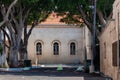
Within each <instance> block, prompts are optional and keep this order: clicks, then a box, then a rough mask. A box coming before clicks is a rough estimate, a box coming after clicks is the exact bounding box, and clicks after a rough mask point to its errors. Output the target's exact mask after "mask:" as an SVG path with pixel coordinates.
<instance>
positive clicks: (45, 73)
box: [0, 69, 105, 80]
mask: <svg viewBox="0 0 120 80" xmlns="http://www.w3.org/2000/svg"><path fill="white" fill-rule="evenodd" d="M0 80H105V78H103V77H101V76H99V75H96V74H88V73H83V72H76V71H73V70H63V71H57V70H55V69H42V70H41V69H40V70H31V71H24V72H0Z"/></svg>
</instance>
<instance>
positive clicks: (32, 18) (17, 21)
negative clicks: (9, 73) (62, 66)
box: [2, 0, 51, 67]
mask: <svg viewBox="0 0 120 80" xmlns="http://www.w3.org/2000/svg"><path fill="white" fill-rule="evenodd" d="M9 1H11V0H8V1H4V3H6V4H7V3H8V4H9V3H10V2H9ZM47 3H50V1H49V0H18V2H17V3H16V5H15V6H14V7H13V8H12V9H11V12H10V16H9V18H8V21H7V23H6V24H5V25H6V28H7V30H8V31H9V33H7V32H6V30H5V29H4V28H2V30H3V31H4V33H6V35H7V36H8V39H9V46H8V48H9V49H8V50H9V64H10V66H11V67H17V66H18V52H19V53H20V58H21V59H27V57H25V56H27V43H28V39H29V36H30V34H31V32H32V30H33V28H34V27H35V26H36V25H37V23H38V22H41V21H44V20H45V19H46V18H47V16H48V15H49V12H50V11H51V10H50V11H49V9H51V8H50V7H48V6H49V4H47ZM44 4H46V5H44ZM2 16H4V14H2ZM28 24H31V25H32V26H31V27H30V29H29V31H27V25H28ZM23 31H24V37H23V39H22V33H23ZM25 54H26V55H25Z"/></svg>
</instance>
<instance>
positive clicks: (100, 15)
mask: <svg viewBox="0 0 120 80" xmlns="http://www.w3.org/2000/svg"><path fill="white" fill-rule="evenodd" d="M96 13H97V15H98V17H99V20H100V22H101V24H102V25H105V24H106V21H105V19H104V16H103V13H102V12H101V11H100V10H99V9H96Z"/></svg>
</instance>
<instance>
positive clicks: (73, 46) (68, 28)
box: [28, 13, 91, 64]
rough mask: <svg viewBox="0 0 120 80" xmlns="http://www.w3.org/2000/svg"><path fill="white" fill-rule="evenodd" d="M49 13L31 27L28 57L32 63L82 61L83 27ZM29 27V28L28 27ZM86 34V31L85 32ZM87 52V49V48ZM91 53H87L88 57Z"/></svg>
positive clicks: (83, 55) (75, 62)
mask: <svg viewBox="0 0 120 80" xmlns="http://www.w3.org/2000/svg"><path fill="white" fill-rule="evenodd" d="M60 18H61V17H59V16H57V17H56V15H55V13H54V14H51V15H50V16H49V17H48V19H47V20H46V21H45V22H42V23H41V24H39V25H38V26H37V27H36V28H34V29H33V31H32V34H31V36H30V38H29V42H28V58H29V59H31V60H32V63H34V64H36V63H37V64H77V63H83V62H84V57H85V54H84V51H85V50H84V48H85V47H84V46H85V44H84V43H85V28H84V27H80V26H76V25H67V24H65V23H61V22H60V21H59V20H60ZM28 29H29V28H28ZM86 35H88V33H87V34H86ZM87 51H88V52H89V49H87ZM90 55H91V53H89V54H88V59H90Z"/></svg>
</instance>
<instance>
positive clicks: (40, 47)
mask: <svg viewBox="0 0 120 80" xmlns="http://www.w3.org/2000/svg"><path fill="white" fill-rule="evenodd" d="M36 54H37V55H41V54H42V44H41V43H37V44H36Z"/></svg>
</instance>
